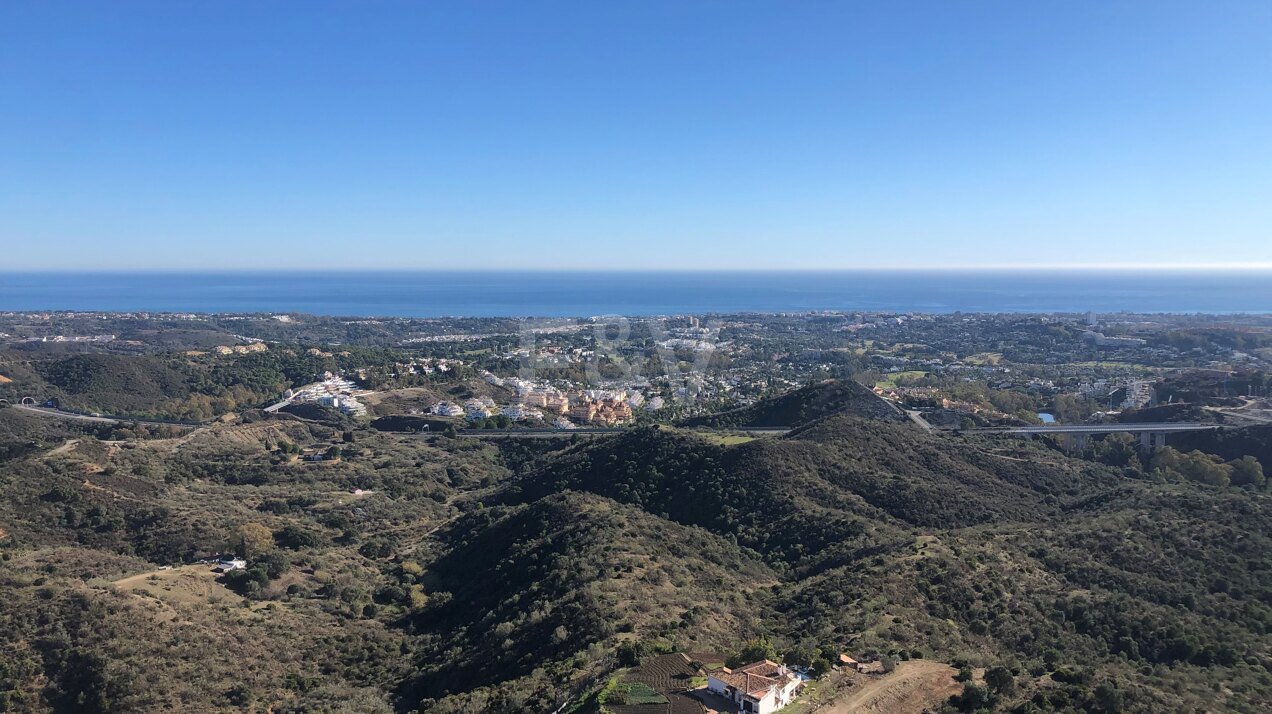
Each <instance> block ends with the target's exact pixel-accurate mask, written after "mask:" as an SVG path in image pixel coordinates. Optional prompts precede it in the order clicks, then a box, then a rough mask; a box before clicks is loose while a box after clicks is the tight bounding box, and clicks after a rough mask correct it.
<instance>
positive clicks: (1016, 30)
mask: <svg viewBox="0 0 1272 714" xmlns="http://www.w3.org/2000/svg"><path fill="white" fill-rule="evenodd" d="M0 97H2V99H0V244H2V245H3V246H4V248H3V252H2V256H3V257H0V269H14V270H22V269H63V268H71V269H93V268H102V269H163V268H175V269H189V268H199V269H213V268H288V267H298V268H377V267H386V268H450V267H466V268H473V267H478V268H480V267H493V268H520V267H525V268H562V267H564V268H597V267H604V268H669V269H670V268H680V269H702V268H769V267H773V268H870V267H906V266H912V267H969V266H986V265H989V266H1013V265H1030V266H1033V265H1056V264H1060V265H1116V264H1120V265H1141V266H1147V265H1179V266H1189V265H1201V264H1205V265H1215V264H1228V265H1233V264H1236V265H1260V264H1261V265H1265V266H1266V265H1272V3H1268V2H1262V1H1258V0H1251V1H1250V2H1205V3H1197V2H1169V1H1166V0H1155V1H1151V2H1150V1H1145V2H1104V1H1101V2H1081V3H1079V2H1020V1H1019V0H1004V1H1003V2H972V1H966V0H960V1H959V2H949V1H948V0H937V1H932V2H897V3H891V2H886V3H885V2H861V3H849V2H824V3H821V2H818V3H813V2H792V3H787V2H782V3H778V2H770V3H752V2H736V1H731V2H706V1H695V2H688V3H686V2H667V3H659V2H524V1H521V2H507V3H502V2H499V3H497V2H464V3H460V2H431V3H424V2H410V3H406V2H403V3H397V2H359V3H354V2H348V3H329V2H304V3H300V2H295V3H285V2H211V3H207V2H204V3H194V2H173V1H172V0H167V1H165V2H148V3H139V2H126V1H121V2H110V3H103V2H84V3H67V2H53V1H41V2H28V3H18V2H6V3H0Z"/></svg>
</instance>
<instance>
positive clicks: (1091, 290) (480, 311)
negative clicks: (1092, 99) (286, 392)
mask: <svg viewBox="0 0 1272 714" xmlns="http://www.w3.org/2000/svg"><path fill="white" fill-rule="evenodd" d="M0 310H4V311H29V310H82V311H112V312H136V311H148V312H300V313H311V314H317V315H333V316H351V317H352V316H356V317H506V316H539V317H566V316H588V315H607V314H618V315H632V316H634V315H656V314H686V313H735V312H765V313H772V312H808V311H819V310H860V311H871V312H930V313H950V312H1008V313H1040V312H1070V313H1072V312H1087V311H1094V312H1144V313H1153V312H1170V313H1191V312H1204V313H1243V312H1245V313H1266V312H1272V271H1270V270H1199V271H1184V270H1140V271H1129V270H1122V269H1095V270H1081V271H1079V270H1072V269H1066V270H1037V269H1029V270H1004V269H985V270H949V271H934V270H914V271H899V270H853V271H617V270H615V271H509V270H490V271H379V272H377V271H347V272H335V271H295V272H283V271H236V272H229V271H226V272H135V273H128V272H35V271H32V272H4V273H0Z"/></svg>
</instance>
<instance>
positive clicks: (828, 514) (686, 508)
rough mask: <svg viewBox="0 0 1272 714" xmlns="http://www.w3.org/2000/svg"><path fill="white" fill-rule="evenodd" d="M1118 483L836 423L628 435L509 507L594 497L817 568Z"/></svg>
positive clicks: (1013, 516) (1067, 464) (1035, 454)
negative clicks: (914, 534) (861, 547)
mask: <svg viewBox="0 0 1272 714" xmlns="http://www.w3.org/2000/svg"><path fill="white" fill-rule="evenodd" d="M1022 450H1023V452H1024V454H1025V455H1023V456H1022V455H1021V454H1020V453H1018V452H1020V451H1022ZM1120 480H1121V479H1120V476H1118V475H1117V474H1116V473H1115V472H1114V471H1112V470H1111V469H1108V468H1107V467H1103V466H1098V465H1094V464H1090V463H1088V462H1083V461H1077V460H1071V459H1065V458H1063V457H1059V456H1057V455H1055V454H1054V453H1052V452H1049V451H1048V450H1046V449H1044V448H1043V447H1041V446H1038V445H1031V444H1027V443H1024V442H1016V443H1009V444H1007V445H1006V447H1001V446H999V445H991V444H987V443H983V442H978V441H969V440H965V439H961V438H956V437H949V436H945V435H942V434H929V433H927V432H924V431H923V430H921V429H919V428H917V427H915V426H914V425H913V424H910V423H908V422H906V423H890V422H879V421H871V420H866V419H861V418H858V417H851V416H835V417H830V418H828V419H825V420H823V421H821V422H819V423H817V424H816V425H814V426H811V427H810V428H808V429H806V430H803V431H802V432H800V433H798V434H797V435H794V436H791V437H788V438H783V439H757V440H754V441H751V442H749V443H745V444H742V445H738V446H723V445H720V444H719V443H717V442H715V441H714V440H712V439H711V438H710V437H709V436H700V435H697V434H694V433H693V432H689V431H680V430H673V429H665V428H644V429H638V430H634V431H632V432H630V433H627V434H623V435H621V436H619V437H616V438H614V439H611V440H607V441H604V442H601V443H597V444H595V445H591V446H587V447H584V448H577V449H575V450H573V451H571V452H570V453H567V454H564V455H562V456H561V457H560V458H557V459H554V460H552V461H550V462H548V463H546V464H545V465H543V467H542V468H541V469H540V470H539V472H537V473H536V474H534V475H533V476H531V477H529V478H527V479H524V480H522V481H520V482H518V483H517V484H516V485H515V487H514V488H513V489H512V491H511V492H510V497H511V498H516V499H521V500H532V499H535V498H540V497H542V496H544V495H547V494H551V493H555V492H559V491H562V490H584V491H591V492H593V493H597V494H600V495H603V496H606V497H608V498H612V499H614V500H616V501H619V502H621V503H629V504H633V505H637V506H640V507H641V508H643V509H645V510H647V511H649V512H650V513H653V514H655V515H660V516H662V517H665V518H670V519H672V520H675V521H677V522H680V523H684V524H689V525H698V526H702V527H704V528H708V529H710V530H712V531H714V532H716V533H720V534H723V535H728V536H733V537H736V538H737V540H738V542H739V543H740V544H743V545H745V546H748V547H751V548H755V549H756V550H759V551H760V552H761V553H763V554H764V555H765V556H766V557H767V558H768V559H770V560H772V561H779V562H784V563H787V564H789V565H801V564H802V565H815V564H817V563H819V562H822V561H825V560H827V559H833V558H835V557H837V554H838V553H839V551H841V550H842V549H843V548H844V547H846V544H848V543H850V541H851V539H852V538H854V537H857V536H860V535H862V534H863V533H865V532H867V531H870V532H881V531H895V530H897V529H904V528H912V527H966V526H972V525H976V524H982V523H993V522H1000V521H1035V520H1038V519H1044V518H1049V517H1054V516H1056V515H1058V514H1060V513H1061V512H1062V510H1063V508H1064V506H1065V504H1066V503H1068V502H1069V501H1072V500H1075V499H1080V498H1084V497H1086V496H1087V495H1089V494H1091V493H1092V492H1095V491H1100V490H1104V489H1113V488H1116V487H1117V485H1118V484H1119V482H1120Z"/></svg>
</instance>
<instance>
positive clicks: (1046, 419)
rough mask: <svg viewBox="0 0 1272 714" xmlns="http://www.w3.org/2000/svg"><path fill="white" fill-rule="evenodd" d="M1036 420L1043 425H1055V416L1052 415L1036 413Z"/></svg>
mask: <svg viewBox="0 0 1272 714" xmlns="http://www.w3.org/2000/svg"><path fill="white" fill-rule="evenodd" d="M1038 418H1039V419H1041V420H1042V423H1043V424H1055V423H1056V417H1055V415H1054V414H1048V413H1047V412H1038Z"/></svg>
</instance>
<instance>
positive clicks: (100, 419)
mask: <svg viewBox="0 0 1272 714" xmlns="http://www.w3.org/2000/svg"><path fill="white" fill-rule="evenodd" d="M9 408H10V409H20V410H22V411H24V412H27V413H28V414H36V415H39V416H44V417H49V418H52V419H68V420H71V421H86V422H91V423H94V424H142V425H144V426H180V427H185V428H194V427H198V426H203V425H202V424H191V423H189V422H176V421H150V420H147V419H131V418H129V417H120V416H105V415H102V416H93V415H92V414H80V413H79V412H68V411H63V410H61V409H52V408H50V407H33V406H30V405H27V404H14V405H11V406H10V407H9Z"/></svg>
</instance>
